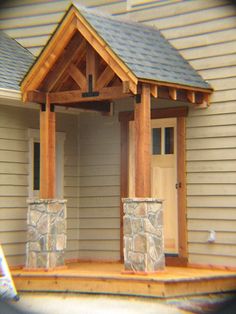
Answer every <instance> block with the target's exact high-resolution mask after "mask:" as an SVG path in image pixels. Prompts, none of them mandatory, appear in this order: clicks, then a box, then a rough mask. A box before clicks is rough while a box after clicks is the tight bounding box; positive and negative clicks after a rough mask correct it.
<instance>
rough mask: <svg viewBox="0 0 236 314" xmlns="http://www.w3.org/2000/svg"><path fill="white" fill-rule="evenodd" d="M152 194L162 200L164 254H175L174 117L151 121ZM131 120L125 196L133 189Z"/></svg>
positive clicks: (176, 228) (175, 146)
mask: <svg viewBox="0 0 236 314" xmlns="http://www.w3.org/2000/svg"><path fill="white" fill-rule="evenodd" d="M151 125H152V197H156V198H160V199H163V200H164V203H163V207H164V244H165V253H167V254H178V205H177V189H176V182H177V140H176V138H177V135H176V133H177V131H176V118H167V119H153V120H152V124H151ZM134 130H135V129H134V121H130V127H129V143H130V144H129V196H130V197H132V196H135V191H134V186H135V184H134V182H135V178H134V173H135V165H134V160H135V159H134V138H135V134H134Z"/></svg>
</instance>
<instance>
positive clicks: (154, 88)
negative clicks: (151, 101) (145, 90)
mask: <svg viewBox="0 0 236 314" xmlns="http://www.w3.org/2000/svg"><path fill="white" fill-rule="evenodd" d="M151 95H152V96H153V97H154V98H158V86H157V85H151Z"/></svg>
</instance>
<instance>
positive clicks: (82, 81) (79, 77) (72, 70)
mask: <svg viewBox="0 0 236 314" xmlns="http://www.w3.org/2000/svg"><path fill="white" fill-rule="evenodd" d="M68 73H69V75H70V76H71V77H72V78H73V80H74V81H75V82H76V83H77V85H78V86H79V87H80V88H81V89H86V87H87V80H86V77H85V76H84V75H83V73H82V72H81V71H80V70H79V69H78V68H77V67H76V66H75V65H74V64H73V63H71V64H70V65H69V68H68Z"/></svg>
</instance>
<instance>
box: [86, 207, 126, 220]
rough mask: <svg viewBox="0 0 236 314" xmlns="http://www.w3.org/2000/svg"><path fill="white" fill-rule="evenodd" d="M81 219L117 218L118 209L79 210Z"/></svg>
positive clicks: (118, 215) (118, 214)
mask: <svg viewBox="0 0 236 314" xmlns="http://www.w3.org/2000/svg"><path fill="white" fill-rule="evenodd" d="M80 217H81V218H119V217H120V212H119V208H118V207H117V208H116V207H114V208H112V209H111V208H110V207H107V208H105V207H104V208H88V207H87V208H80Z"/></svg>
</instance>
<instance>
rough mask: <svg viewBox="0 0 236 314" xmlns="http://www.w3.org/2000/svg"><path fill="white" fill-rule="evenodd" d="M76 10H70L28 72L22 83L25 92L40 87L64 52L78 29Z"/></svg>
mask: <svg viewBox="0 0 236 314" xmlns="http://www.w3.org/2000/svg"><path fill="white" fill-rule="evenodd" d="M76 20H77V19H76V17H75V14H74V12H72V11H71V12H69V13H68V14H67V17H66V18H65V19H64V20H63V21H62V23H61V25H60V27H59V28H58V29H57V31H56V32H55V34H54V36H53V37H52V39H51V40H50V42H49V44H48V45H47V46H46V48H45V49H44V50H43V52H42V53H41V54H40V56H39V57H38V59H37V62H36V63H35V65H34V66H33V67H32V69H31V70H30V71H29V72H28V73H27V75H26V77H25V78H24V80H23V82H22V84H21V90H22V92H23V94H24V93H25V92H26V91H27V90H35V89H38V87H39V85H40V84H41V83H42V81H43V80H44V78H45V77H46V75H47V74H48V72H49V71H50V69H51V68H52V67H53V65H54V64H55V62H56V60H57V58H58V56H59V55H60V54H61V53H62V52H63V50H64V49H65V47H66V46H67V44H68V43H69V42H70V40H71V38H72V37H73V35H74V34H75V32H76V31H77V27H76V25H77V22H76Z"/></svg>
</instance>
